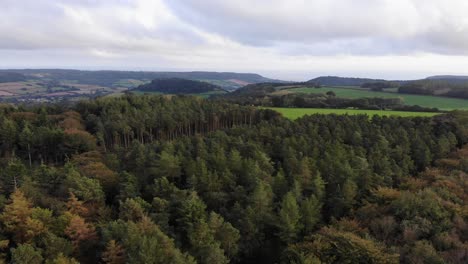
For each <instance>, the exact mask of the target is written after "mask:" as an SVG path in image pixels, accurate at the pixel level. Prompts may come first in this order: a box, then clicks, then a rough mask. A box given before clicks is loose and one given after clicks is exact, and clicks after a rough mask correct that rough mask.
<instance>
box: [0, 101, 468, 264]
mask: <svg viewBox="0 0 468 264" xmlns="http://www.w3.org/2000/svg"><path fill="white" fill-rule="evenodd" d="M0 138H1V145H0V157H1V159H0V163H1V166H2V168H3V169H2V170H0V189H1V190H2V192H1V195H0V226H1V229H0V253H1V255H0V258H1V260H2V261H3V262H13V263H78V262H79V263H398V262H402V263H466V261H467V260H468V256H467V253H466V252H467V250H468V244H467V240H468V228H467V227H468V219H467V218H468V214H467V210H466V209H467V208H466V205H467V200H468V195H467V191H466V180H467V173H468V148H467V146H466V144H467V143H468V113H467V112H463V111H455V112H450V113H447V114H444V115H440V116H435V117H432V118H424V117H414V118H402V117H378V116H374V117H369V116H366V115H360V116H347V115H342V116H338V115H312V116H306V117H303V118H300V119H298V120H295V121H291V120H288V119H286V118H283V117H282V116H281V115H279V114H278V113H276V112H274V111H271V110H261V109H257V108H255V107H251V106H241V105H236V104H232V103H229V102H224V101H219V100H204V99H201V98H195V97H190V96H148V95H145V96H136V95H131V94H130V95H124V96H122V97H114V98H109V97H104V98H98V99H95V100H87V101H82V102H80V103H78V104H76V105H74V106H63V105H57V104H52V105H39V106H12V105H1V106H0Z"/></svg>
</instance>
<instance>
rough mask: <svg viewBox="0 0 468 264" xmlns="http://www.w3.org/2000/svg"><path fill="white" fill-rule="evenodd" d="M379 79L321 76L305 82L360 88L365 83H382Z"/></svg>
mask: <svg viewBox="0 0 468 264" xmlns="http://www.w3.org/2000/svg"><path fill="white" fill-rule="evenodd" d="M383 81H385V80H381V79H370V78H350V77H339V76H321V77H317V78H314V79H312V80H309V81H307V83H313V84H318V85H323V86H361V85H363V84H365V83H373V82H383Z"/></svg>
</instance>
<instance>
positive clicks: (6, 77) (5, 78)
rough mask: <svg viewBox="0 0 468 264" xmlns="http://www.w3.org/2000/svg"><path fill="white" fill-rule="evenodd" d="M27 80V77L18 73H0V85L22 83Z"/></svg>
mask: <svg viewBox="0 0 468 264" xmlns="http://www.w3.org/2000/svg"><path fill="white" fill-rule="evenodd" d="M25 80H27V77H26V76H25V75H23V74H21V73H16V72H0V83H7V82H22V81H25Z"/></svg>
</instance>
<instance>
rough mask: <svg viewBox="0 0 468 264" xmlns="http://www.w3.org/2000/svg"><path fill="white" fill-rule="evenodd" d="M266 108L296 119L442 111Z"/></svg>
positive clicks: (416, 114)
mask: <svg viewBox="0 0 468 264" xmlns="http://www.w3.org/2000/svg"><path fill="white" fill-rule="evenodd" d="M263 108H265V109H271V110H275V111H277V112H279V113H281V114H282V115H283V116H284V117H286V118H289V119H292V120H295V119H297V118H300V117H302V116H304V115H313V114H324V115H327V114H337V115H368V116H374V115H379V116H401V117H416V116H421V117H431V116H435V115H438V114H440V113H428V112H403V111H385V110H356V109H323V108H282V107H263Z"/></svg>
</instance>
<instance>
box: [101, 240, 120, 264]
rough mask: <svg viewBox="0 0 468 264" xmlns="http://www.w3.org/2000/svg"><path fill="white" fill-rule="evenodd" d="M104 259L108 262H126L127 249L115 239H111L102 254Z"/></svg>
mask: <svg viewBox="0 0 468 264" xmlns="http://www.w3.org/2000/svg"><path fill="white" fill-rule="evenodd" d="M102 261H104V263H106V264H123V263H125V249H124V248H123V247H122V246H121V245H120V244H119V243H117V242H116V241H115V240H111V241H109V243H107V246H106V251H104V253H103V254H102Z"/></svg>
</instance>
